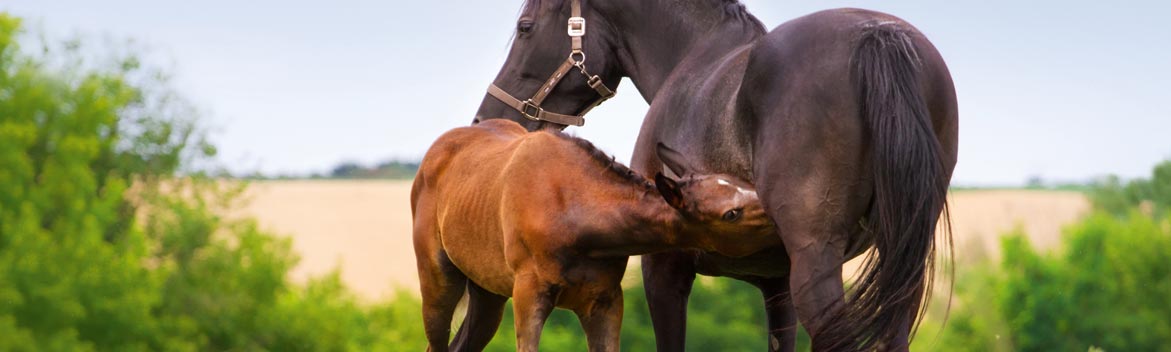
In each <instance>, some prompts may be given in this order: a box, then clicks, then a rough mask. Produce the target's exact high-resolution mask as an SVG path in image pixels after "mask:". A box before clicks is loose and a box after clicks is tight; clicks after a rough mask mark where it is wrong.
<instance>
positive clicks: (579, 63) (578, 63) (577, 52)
mask: <svg viewBox="0 0 1171 352" xmlns="http://www.w3.org/2000/svg"><path fill="white" fill-rule="evenodd" d="M574 55H581V60H578V59H577V58H576V57H573V56H574ZM569 59H570V60H573V65H574V66H577V67H582V65H585V52H584V51H581V50H574V51H572V52H570V53H569Z"/></svg>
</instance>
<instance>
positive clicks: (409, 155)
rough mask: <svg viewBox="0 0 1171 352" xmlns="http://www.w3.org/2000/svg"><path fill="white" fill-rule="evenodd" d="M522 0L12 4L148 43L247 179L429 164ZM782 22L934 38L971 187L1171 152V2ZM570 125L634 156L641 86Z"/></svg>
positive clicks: (0, 2) (794, 9)
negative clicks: (910, 31) (903, 23)
mask: <svg viewBox="0 0 1171 352" xmlns="http://www.w3.org/2000/svg"><path fill="white" fill-rule="evenodd" d="M520 2H521V1H520V0H508V1H454V2H449V1H355V0H346V1H330V2H324V1H318V2H305V1H276V0H252V1H229V0H209V1H198V2H194V1H186V2H180V1H147V0H108V1H100V2H99V1H89V0H0V10H3V11H7V12H10V13H13V14H16V15H18V16H21V17H24V18H26V19H27V22H26V24H27V26H28V27H29V28H30V29H32V30H34V31H43V32H44V33H47V34H48V35H49V36H50V37H58V36H60V37H64V36H67V35H70V34H74V33H83V34H85V35H89V36H95V37H99V38H100V37H112V38H134V39H135V40H136V41H137V42H139V43H142V45H143V46H145V47H147V48H149V49H150V50H151V52H152V55H151V56H150V57H151V58H152V61H154V63H156V64H158V65H162V66H164V67H168V68H169V69H170V71H171V72H172V73H173V74H174V76H175V85H176V87H177V88H178V89H179V91H180V92H182V93H183V94H184V95H185V96H187V97H189V98H190V99H191V100H193V101H194V102H195V103H196V104H197V105H198V106H199V107H201V108H202V109H203V110H204V112H205V113H206V115H207V117H208V118H209V119H210V121H211V122H212V123H213V125H214V126H215V127H216V129H215V130H216V133H215V135H214V137H215V138H214V139H215V141H216V142H217V144H218V145H219V146H220V151H221V156H220V158H221V161H222V162H223V163H224V164H226V165H228V166H229V167H230V168H231V169H233V170H236V171H253V170H259V171H262V172H266V173H308V172H313V171H325V170H328V169H329V168H330V167H331V166H333V165H335V164H336V163H338V162H339V161H342V160H354V161H359V162H366V163H374V162H377V161H382V160H386V159H392V158H401V159H417V158H420V157H421V156H422V154H423V152H424V151H425V150H426V148H427V147H428V146H429V145H430V143H431V141H433V140H434V138H435V137H437V136H438V135H439V134H441V133H442V132H443V131H446V130H448V129H450V128H453V127H457V126H463V125H466V124H467V123H468V122H469V121H470V120H471V118H472V116H473V114H474V113H475V109H476V107H477V105H478V104H479V102H480V100H481V99H482V98H483V96H484V89H485V88H486V87H487V85H488V83H489V82H490V81H491V79H492V78H493V77H494V76H495V75H496V72H497V70H498V69H499V67H500V65H501V64H502V63H503V61H504V57H505V54H506V53H507V51H508V42H509V38H510V36H511V34H512V30H513V27H514V24H515V20H516V15H517V12H518V11H517V10H518V8H519V6H520ZM743 2H744V3H745V4H746V5H747V7H748V9H749V10H750V11H751V12H752V13H753V14H755V15H756V16H757V17H759V18H760V19H761V20H762V21H763V22H764V23H765V25H766V26H767V27H769V28H771V27H774V26H776V25H778V24H780V23H782V22H784V21H786V20H788V19H792V18H795V17H798V16H800V15H804V14H807V13H810V12H814V11H817V10H821V9H828V8H835V7H863V8H870V9H875V10H880V11H884V12H889V13H892V14H894V15H897V16H900V17H902V18H904V19H906V20H908V21H909V22H911V23H912V24H914V25H915V26H917V27H918V28H919V29H920V30H921V31H923V32H924V33H926V35H927V36H928V38H930V39H931V40H932V41H933V42H934V43H935V45H936V46H937V47H938V48H939V50H940V51H941V52H942V54H943V56H944V58H945V59H946V60H947V63H948V65H949V66H950V68H951V72H952V75H953V77H954V79H955V82H956V88H957V92H958V95H959V102H960V158H959V165H958V166H957V168H956V174H955V180H954V183H956V184H963V185H1006V184H1019V183H1021V182H1023V181H1024V180H1025V179H1026V178H1028V177H1030V176H1034V175H1036V176H1041V177H1043V178H1045V179H1051V180H1069V181H1080V180H1086V179H1089V178H1091V177H1094V176H1096V175H1102V174H1107V173H1115V174H1119V175H1122V176H1124V177H1138V176H1145V175H1147V174H1148V173H1149V170H1150V169H1151V167H1152V166H1153V165H1154V164H1155V163H1157V162H1158V161H1160V160H1163V159H1167V158H1171V87H1169V86H1168V85H1169V84H1171V68H1169V67H1168V65H1169V64H1171V25H1168V24H1167V23H1168V22H1167V20H1166V19H1165V18H1163V17H1165V16H1166V14H1167V13H1169V10H1171V2H1165V1H1163V2H1159V1H1147V2H1139V1H1129V2H1113V3H1112V2H1101V1H1092V2H1091V1H1029V2H1020V1H1003V0H996V1H981V2H975V1H926V0H919V1H909V0H907V1H883V2H877V1H776V0H774V1H761V0H744V1H743ZM618 92H619V93H618V97H617V98H615V99H613V100H611V101H609V102H607V103H606V104H603V105H602V106H601V107H599V108H597V109H595V110H594V111H593V112H591V113H590V115H589V116H588V118H587V120H588V122H587V124H586V126H585V127H584V128H572V129H571V131H573V132H575V133H577V134H578V135H580V136H583V137H586V138H588V139H590V140H592V141H594V142H595V143H596V144H598V145H600V146H601V147H602V148H603V149H605V150H606V151H608V152H610V153H612V154H615V155H616V156H617V157H618V159H619V160H623V161H625V160H629V156H630V153H631V150H632V148H633V145H634V140H635V137H636V136H637V133H638V128H639V126H640V123H641V120H642V116H643V114H645V112H646V103H644V102H643V101H642V99H641V98H640V97H639V96H638V94H637V93H636V92H635V89H634V86H633V85H632V84H630V82H623V83H622V85H621V86H620V87H619V88H618Z"/></svg>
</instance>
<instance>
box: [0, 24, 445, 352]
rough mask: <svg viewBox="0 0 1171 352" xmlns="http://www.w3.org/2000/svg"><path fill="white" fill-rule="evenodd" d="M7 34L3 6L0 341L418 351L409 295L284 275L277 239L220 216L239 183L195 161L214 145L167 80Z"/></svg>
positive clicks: (45, 346)
mask: <svg viewBox="0 0 1171 352" xmlns="http://www.w3.org/2000/svg"><path fill="white" fill-rule="evenodd" d="M19 28H20V21H19V20H18V19H16V18H13V17H11V16H8V15H6V14H2V13H0V283H2V285H0V350H3V351H39V350H53V351H57V350H70V351H198V350H281V351H298V350H312V351H336V350H400V349H402V348H405V347H410V346H415V347H412V348H411V349H414V350H417V349H421V346H420V345H419V344H418V342H417V341H419V340H421V339H420V338H419V336H422V333H421V326H420V327H418V328H416V327H415V326H416V325H418V308H417V307H418V302H417V300H414V299H412V298H410V297H409V295H404V294H400V295H399V298H397V299H395V300H393V301H391V302H389V303H386V304H380V305H373V306H364V305H360V304H359V303H358V302H357V300H356V299H355V298H354V297H353V296H352V294H350V293H349V292H348V291H346V290H345V288H344V287H343V286H342V285H341V283H340V280H339V279H338V275H337V274H336V273H335V274H334V275H329V276H326V277H323V278H318V279H315V280H312V281H311V282H309V283H308V284H307V285H305V286H293V285H290V284H289V283H288V282H287V281H286V276H287V273H288V271H289V269H290V268H291V267H292V266H293V265H294V264H295V263H296V261H297V259H296V256H295V255H294V254H293V253H292V252H291V247H290V243H289V241H288V240H287V239H278V238H277V237H274V236H272V235H271V234H268V233H265V232H263V231H261V230H259V229H258V228H257V226H256V224H255V222H254V221H252V220H250V219H234V218H228V217H225V216H223V215H221V214H229V213H231V212H230V211H229V210H230V209H231V208H232V207H233V206H234V205H235V204H236V200H237V199H238V195H239V194H240V192H241V191H242V190H243V187H244V186H243V185H240V184H233V183H226V182H220V181H214V180H211V179H209V178H207V177H205V176H202V172H199V171H198V170H196V168H197V167H198V165H200V163H201V162H206V161H207V160H209V157H210V156H212V155H214V153H215V148H214V147H212V146H211V145H210V144H208V143H206V142H205V141H204V139H203V137H202V133H201V129H200V128H199V127H198V124H197V123H196V122H197V115H196V114H195V111H194V109H192V108H190V107H189V105H187V104H186V103H184V102H183V100H182V99H181V98H180V97H178V96H177V95H176V94H174V93H173V92H171V91H170V90H169V89H168V88H167V82H166V77H165V75H162V74H160V73H159V72H157V71H152V70H150V69H147V68H143V67H142V66H141V65H140V64H139V62H138V60H136V59H135V58H134V57H133V56H125V57H116V58H114V59H112V60H107V61H106V62H105V63H103V61H102V60H95V59H94V58H92V57H87V56H85V55H83V54H82V48H83V47H82V46H81V45H80V42H79V41H70V42H67V43H65V44H63V45H50V44H45V46H44V48H42V49H41V50H39V51H38V52H39V53H40V54H39V55H40V56H34V55H31V54H28V53H26V52H24V51H22V50H21V48H20V47H19V46H18V45H17V34H18V32H19Z"/></svg>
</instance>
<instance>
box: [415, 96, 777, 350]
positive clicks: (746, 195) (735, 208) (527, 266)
mask: <svg viewBox="0 0 1171 352" xmlns="http://www.w3.org/2000/svg"><path fill="white" fill-rule="evenodd" d="M659 154H660V157H661V159H662V160H663V161H664V163H666V165H667V166H668V167H670V168H671V169H672V170H686V169H688V168H686V167H685V166H686V164H685V160H684V158H683V157H682V156H681V155H680V154H679V153H677V152H675V151H674V150H671V149H670V148H667V147H666V146H662V145H660V146H659ZM682 176H683V179H681V180H679V181H676V180H673V179H671V178H668V177H666V176H664V175H662V174H656V175H655V179H654V182H653V183H652V182H649V181H648V180H647V179H646V178H644V177H642V176H640V175H638V174H636V173H634V172H633V171H631V170H630V169H628V168H627V167H626V166H623V165H622V164H619V163H617V162H614V161H613V159H612V158H609V157H607V156H606V154H605V153H602V152H601V151H599V150H598V149H596V148H594V146H593V145H591V144H590V143H589V142H587V141H585V140H583V139H580V138H575V137H571V136H567V135H565V134H562V133H560V132H547V131H543V132H532V133H528V132H526V130H525V129H524V128H522V127H521V126H520V125H518V124H516V123H514V122H511V121H508V120H503V119H495V120H490V121H485V122H483V123H480V124H478V125H476V126H472V127H462V128H456V129H454V130H451V131H449V132H447V133H446V134H444V135H443V136H441V137H439V139H438V140H437V141H436V142H435V144H434V145H432V146H431V149H430V150H429V151H428V152H427V155H426V157H425V158H424V159H423V164H422V166H421V167H420V168H419V173H418V175H417V176H416V177H415V184H414V188H413V189H412V191H411V210H412V211H413V214H414V240H415V256H416V258H417V260H418V266H419V268H418V269H419V283H420V288H421V291H422V294H423V324H424V326H425V329H426V334H427V340H428V342H429V344H430V347H429V350H432V351H446V350H448V349H449V347H450V348H451V349H455V350H472V351H478V350H482V349H483V348H484V346H485V345H486V344H487V343H488V341H489V340H491V338H492V336H493V335H494V334H495V332H496V329H497V328H498V327H499V325H500V320H501V314H502V312H503V307H504V302H505V301H506V300H507V297H512V298H513V300H514V302H513V304H514V309H515V311H514V312H515V316H516V338H517V350H520V351H536V350H537V345H538V342H539V341H540V335H541V329H542V327H543V326H544V323H545V319H546V318H547V317H548V315H549V313H550V312H551V311H552V309H553V308H554V307H560V308H565V309H569V310H571V311H573V312H574V313H576V314H577V316H578V318H579V319H580V320H581V323H582V327H583V328H584V329H585V333H586V337H587V340H588V345H589V350H590V351H617V350H618V335H619V327H620V325H621V323H622V288H621V287H620V285H619V284H620V282H621V280H622V275H623V273H624V272H625V269H626V263H627V259H628V257H629V256H631V255H640V254H646V253H651V252H656V251H662V250H668V249H679V248H695V249H702V250H707V251H715V252H719V253H722V254H725V255H729V256H744V255H748V254H752V253H754V252H756V251H758V250H760V249H762V248H766V247H769V246H776V245H779V239H778V238H777V236H775V234H774V233H773V232H774V227H773V224H772V222H771V220H769V218H768V217H767V216H766V215H765V212H764V210H763V209H762V207H761V204H760V201H759V200H758V199H757V195H756V191H755V190H754V189H753V188H752V187H751V186H750V185H748V184H746V183H745V182H743V181H740V180H737V179H735V178H733V177H730V176H727V175H682ZM465 289H466V290H467V292H468V294H469V307H468V315H467V318H465V320H464V322H463V325H462V326H461V327H460V331H459V332H458V333H457V336H456V338H455V340H454V341H453V342H452V344H451V346H448V335H449V332H450V327H451V320H452V314H453V312H454V311H455V306H456V303H457V302H458V301H459V299H460V297H461V296H462V295H463V293H464V292H465Z"/></svg>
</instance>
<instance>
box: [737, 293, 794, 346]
mask: <svg viewBox="0 0 1171 352" xmlns="http://www.w3.org/2000/svg"><path fill="white" fill-rule="evenodd" d="M745 281H748V282H749V283H751V284H752V285H754V286H756V287H757V288H759V289H760V293H761V295H763V296H764V311H765V314H766V315H767V316H768V350H769V352H793V350H794V349H795V348H796V344H797V311H796V310H795V309H794V308H793V299H792V297H791V296H790V295H789V277H787V276H783V277H777V278H754V279H750V280H745Z"/></svg>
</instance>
